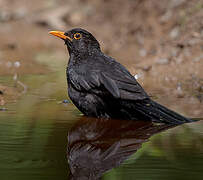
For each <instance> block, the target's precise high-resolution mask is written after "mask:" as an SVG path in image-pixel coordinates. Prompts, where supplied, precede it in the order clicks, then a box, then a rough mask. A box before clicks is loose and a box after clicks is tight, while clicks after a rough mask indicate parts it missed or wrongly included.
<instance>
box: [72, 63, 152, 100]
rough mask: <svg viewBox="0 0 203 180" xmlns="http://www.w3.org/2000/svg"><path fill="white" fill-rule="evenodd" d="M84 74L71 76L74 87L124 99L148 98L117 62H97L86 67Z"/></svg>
mask: <svg viewBox="0 0 203 180" xmlns="http://www.w3.org/2000/svg"><path fill="white" fill-rule="evenodd" d="M87 69H90V70H89V71H88V72H86V73H85V74H80V75H78V74H77V75H76V74H75V75H74V76H72V78H73V79H72V83H73V84H74V86H75V88H77V89H78V90H82V91H87V92H91V93H95V94H98V95H100V96H105V97H112V96H113V97H114V98H117V99H125V100H142V99H146V98H149V96H148V95H147V94H146V93H145V91H144V89H143V88H142V87H141V86H140V85H139V83H138V82H137V81H136V79H135V78H134V77H133V76H132V75H131V74H130V73H129V71H128V70H127V69H126V68H125V67H124V66H122V65H121V64H119V63H117V62H113V63H111V64H98V63H96V64H95V66H94V67H93V68H92V65H91V67H89V68H87Z"/></svg>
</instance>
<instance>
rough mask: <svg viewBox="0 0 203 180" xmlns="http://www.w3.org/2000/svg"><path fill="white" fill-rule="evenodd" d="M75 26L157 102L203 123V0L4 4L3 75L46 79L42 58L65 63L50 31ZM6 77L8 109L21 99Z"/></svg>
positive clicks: (2, 99) (0, 89)
mask: <svg viewBox="0 0 203 180" xmlns="http://www.w3.org/2000/svg"><path fill="white" fill-rule="evenodd" d="M73 27H81V28H84V29H87V30H89V31H90V32H92V33H93V34H94V35H95V36H96V37H97V39H98V40H99V42H100V43H101V47H102V49H103V51H104V52H105V53H107V54H109V55H111V56H113V57H114V58H116V59H117V60H118V61H120V62H121V63H122V64H124V65H125V66H127V67H128V69H129V70H130V71H131V73H132V74H133V75H135V74H136V75H137V77H138V81H139V82H140V84H141V85H142V86H143V87H144V88H145V89H146V91H147V92H148V93H149V94H150V95H151V96H152V97H154V98H155V99H157V101H159V102H160V103H162V104H164V105H167V106H168V107H170V108H172V109H175V110H176V111H178V112H180V113H183V114H185V115H188V116H192V117H203V0H192V1H188V0H170V1H168V0H162V1H157V0H126V1H123V0H100V1H95V0H68V1H67V0H44V1H40V0H35V1H26V0H18V1H17V0H7V1H5V0H0V76H1V77H2V78H3V77H5V76H6V75H12V76H13V75H14V79H15V74H16V73H18V74H19V75H24V74H43V73H46V72H47V71H49V69H48V68H47V67H46V66H45V65H43V64H41V63H38V62H36V56H37V54H38V53H41V52H50V53H51V54H52V55H53V54H55V55H57V56H59V57H60V58H59V59H64V60H66V59H67V52H66V51H65V47H64V45H63V43H62V42H61V41H59V40H56V39H55V38H54V37H51V36H50V35H49V34H48V31H49V30H69V29H71V28H73ZM50 63H52V62H50ZM62 70H64V69H62ZM2 78H1V79H2ZM1 79H0V107H3V106H4V104H5V103H6V98H13V99H15V98H16V97H18V96H19V93H18V92H17V91H16V90H15V87H10V86H9V85H6V84H5V83H4V84H3V85H1Z"/></svg>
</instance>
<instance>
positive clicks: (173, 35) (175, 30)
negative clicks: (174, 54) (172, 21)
mask: <svg viewBox="0 0 203 180" xmlns="http://www.w3.org/2000/svg"><path fill="white" fill-rule="evenodd" d="M179 34H180V30H179V28H178V27H175V28H173V29H172V30H171V32H170V33H169V36H170V37H171V38H172V39H175V38H177V37H178V36H179Z"/></svg>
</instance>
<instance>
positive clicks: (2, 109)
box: [0, 107, 8, 111]
mask: <svg viewBox="0 0 203 180" xmlns="http://www.w3.org/2000/svg"><path fill="white" fill-rule="evenodd" d="M7 110H8V109H7V108H5V107H2V108H0V111H7Z"/></svg>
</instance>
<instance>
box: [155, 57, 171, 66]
mask: <svg viewBox="0 0 203 180" xmlns="http://www.w3.org/2000/svg"><path fill="white" fill-rule="evenodd" d="M156 63H157V64H161V65H164V64H168V63H169V60H168V58H160V59H157V60H156Z"/></svg>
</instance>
